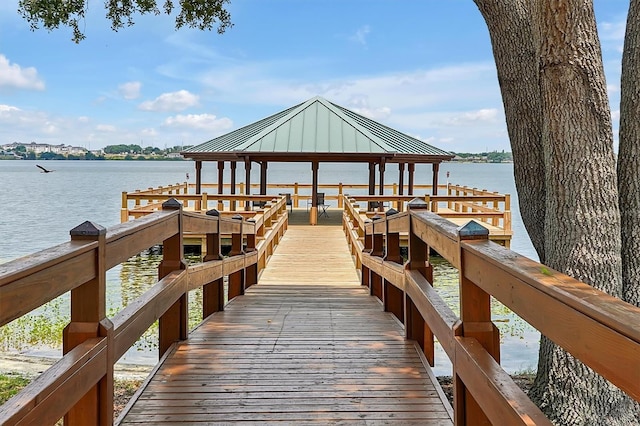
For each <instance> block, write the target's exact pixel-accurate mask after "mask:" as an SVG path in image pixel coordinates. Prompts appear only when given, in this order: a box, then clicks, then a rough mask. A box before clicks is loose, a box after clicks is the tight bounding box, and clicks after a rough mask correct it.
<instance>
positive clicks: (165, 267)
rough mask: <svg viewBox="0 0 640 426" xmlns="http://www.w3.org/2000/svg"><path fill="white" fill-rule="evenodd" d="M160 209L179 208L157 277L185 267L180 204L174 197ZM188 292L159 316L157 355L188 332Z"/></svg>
mask: <svg viewBox="0 0 640 426" xmlns="http://www.w3.org/2000/svg"><path fill="white" fill-rule="evenodd" d="M162 210H179V211H180V216H179V219H178V220H179V223H178V232H176V233H175V234H174V235H173V236H171V237H169V238H167V239H166V240H164V242H163V243H162V262H160V265H159V266H158V279H162V278H164V277H166V276H167V275H168V274H169V273H170V272H173V271H177V270H181V269H186V267H187V266H186V264H185V263H184V261H183V259H182V253H183V248H182V204H180V203H179V202H178V201H177V200H176V199H175V198H172V199H170V200H168V201H165V202H164V203H162ZM187 297H188V293H187V292H185V293H184V294H183V295H182V296H180V297H179V298H178V300H176V302H175V303H174V304H173V305H172V306H171V307H170V308H169V309H167V311H166V312H165V313H164V314H162V316H160V319H159V323H158V328H159V345H158V350H159V356H160V357H162V356H163V355H164V353H165V352H166V351H167V350H168V349H169V347H171V345H172V344H173V343H174V342H177V341H178V340H185V339H186V338H187V337H188V334H189V328H188V315H189V312H188V309H189V304H188V299H187Z"/></svg>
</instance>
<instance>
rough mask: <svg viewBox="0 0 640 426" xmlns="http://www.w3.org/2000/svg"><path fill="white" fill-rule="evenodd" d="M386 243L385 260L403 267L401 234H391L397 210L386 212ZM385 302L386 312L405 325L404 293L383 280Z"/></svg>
mask: <svg viewBox="0 0 640 426" xmlns="http://www.w3.org/2000/svg"><path fill="white" fill-rule="evenodd" d="M386 213H387V214H386V222H387V223H386V226H385V229H386V242H387V248H386V253H385V257H384V260H385V261H387V262H393V263H397V264H400V265H402V256H401V254H400V233H398V232H389V218H390V217H391V216H393V215H395V214H398V211H397V210H394V209H389V210H387V212H386ZM382 288H383V300H384V310H385V311H386V312H391V313H392V314H394V315H395V316H396V318H398V320H400V322H402V323H403V324H404V292H403V291H402V290H400V289H399V288H398V287H396V286H395V285H393V283H390V282H387V280H385V279H383V282H382Z"/></svg>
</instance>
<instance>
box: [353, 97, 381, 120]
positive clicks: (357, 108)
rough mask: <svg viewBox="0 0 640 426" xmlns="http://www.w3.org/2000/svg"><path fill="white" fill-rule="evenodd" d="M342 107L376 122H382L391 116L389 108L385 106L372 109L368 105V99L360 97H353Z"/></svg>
mask: <svg viewBox="0 0 640 426" xmlns="http://www.w3.org/2000/svg"><path fill="white" fill-rule="evenodd" d="M344 106H345V107H346V108H349V109H350V110H351V111H353V112H357V113H358V114H360V115H364V116H365V117H367V118H370V119H372V120H376V121H380V120H384V119H386V118H388V117H389V116H390V115H391V108H389V107H386V106H382V107H377V108H373V107H371V106H370V105H369V98H368V97H367V96H362V95H360V96H358V95H354V96H353V97H352V98H351V99H350V100H349V101H348V102H347V104H346V105H344Z"/></svg>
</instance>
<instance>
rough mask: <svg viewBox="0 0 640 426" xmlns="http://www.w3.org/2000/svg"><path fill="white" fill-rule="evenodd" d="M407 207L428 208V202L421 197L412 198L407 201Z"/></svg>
mask: <svg viewBox="0 0 640 426" xmlns="http://www.w3.org/2000/svg"><path fill="white" fill-rule="evenodd" d="M407 207H408V208H409V209H428V208H429V203H427V202H426V201H424V200H423V199H422V198H414V199H413V200H411V201H409V202H408V203H407Z"/></svg>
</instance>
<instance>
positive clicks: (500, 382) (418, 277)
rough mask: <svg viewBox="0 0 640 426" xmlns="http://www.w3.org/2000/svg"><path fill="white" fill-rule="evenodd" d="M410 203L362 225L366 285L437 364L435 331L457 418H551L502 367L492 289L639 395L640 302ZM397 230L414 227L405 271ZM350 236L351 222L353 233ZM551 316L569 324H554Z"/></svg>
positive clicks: (535, 324)
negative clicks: (438, 265)
mask: <svg viewBox="0 0 640 426" xmlns="http://www.w3.org/2000/svg"><path fill="white" fill-rule="evenodd" d="M413 204H414V205H413V206H411V203H410V211H409V212H408V213H403V214H395V215H393V216H384V215H382V216H380V217H379V218H376V220H374V221H372V222H369V223H366V225H365V236H364V244H363V247H364V248H363V251H362V253H361V254H360V255H359V256H360V262H361V264H362V275H363V278H362V282H363V284H364V285H367V286H369V287H370V289H371V293H372V294H374V295H376V296H378V297H379V298H380V299H381V300H382V302H383V304H384V306H385V310H388V311H390V312H392V313H393V314H394V315H396V317H398V318H399V319H400V321H402V322H403V323H404V324H405V331H406V335H407V338H412V339H415V340H416V341H418V343H419V344H420V346H421V347H422V349H423V350H424V352H425V356H426V358H427V359H428V360H429V362H430V363H432V365H433V362H434V357H433V350H434V346H433V338H434V336H435V338H437V339H438V341H439V342H440V343H441V345H442V347H443V349H444V351H445V353H446V354H447V356H448V357H449V358H450V359H451V361H452V363H453V367H454V376H455V378H457V380H454V382H455V383H456V386H455V389H454V408H455V419H456V423H459V424H463V423H464V418H465V416H466V418H474V419H476V420H477V421H479V419H482V418H486V419H488V420H489V421H491V422H492V423H494V424H551V423H550V422H549V421H548V420H547V419H546V417H544V415H543V413H542V412H541V411H540V410H539V409H538V408H537V407H536V406H535V405H534V404H533V403H532V402H531V401H530V400H529V398H528V397H527V396H526V395H525V394H524V393H523V392H522V391H521V390H520V389H519V388H518V386H517V385H516V384H515V383H513V381H512V380H511V378H510V377H509V375H508V374H507V373H506V372H505V371H504V370H502V369H501V367H500V365H499V359H500V347H499V331H498V329H497V328H496V327H495V325H494V324H493V323H492V322H491V314H490V297H489V296H492V297H494V298H496V299H497V300H499V301H500V302H501V303H503V304H504V305H505V306H507V307H509V308H510V309H511V310H512V311H513V312H514V313H516V314H517V315H519V316H520V317H522V318H523V319H524V320H526V321H527V322H528V323H529V324H531V325H532V326H533V327H535V328H537V329H538V330H539V331H540V332H541V333H542V334H544V335H545V336H547V337H548V338H550V339H551V340H553V341H554V342H555V343H556V344H558V345H560V346H561V347H563V348H564V349H565V350H567V351H569V352H570V353H572V355H573V356H575V357H576V358H578V359H580V360H581V361H582V362H583V363H585V364H586V365H588V366H590V367H591V368H592V369H593V370H595V371H596V372H597V373H598V374H600V375H602V376H603V377H604V378H606V379H607V380H609V381H610V382H611V383H613V384H614V385H616V386H617V387H619V388H620V389H622V390H623V391H624V392H626V393H627V394H628V395H629V396H631V397H632V398H634V399H636V400H638V401H640V369H638V368H637V362H638V359H640V328H638V326H637V325H638V324H640V308H637V307H635V306H632V305H630V304H628V303H626V302H623V301H621V300H619V299H616V298H615V297H612V296H609V295H607V294H605V293H603V292H601V291H598V290H596V289H594V288H593V287H591V286H589V285H587V284H585V283H582V282H580V281H577V280H575V279H573V278H571V277H568V276H567V275H564V274H562V273H560V272H558V271H554V270H551V269H550V268H548V267H546V266H544V265H541V264H539V263H537V262H535V261H533V260H530V259H528V258H526V257H524V256H521V255H519V254H517V253H515V252H512V251H510V250H509V249H507V248H505V247H502V246H500V245H498V244H495V243H493V242H491V241H489V240H488V239H487V237H488V231H487V230H486V229H484V228H482V227H481V226H480V225H479V224H477V223H476V224H475V225H474V224H468V225H466V226H464V227H459V226H457V225H455V224H453V223H451V222H449V221H447V220H446V219H444V218H442V217H441V216H439V215H437V214H435V213H432V212H429V211H428V209H429V205H428V204H427V203H425V202H418V203H413ZM354 210H355V209H353V208H349V207H347V209H346V210H345V216H344V217H345V220H344V224H345V229H346V228H348V227H350V226H353V225H352V223H353V221H352V219H351V217H352V215H353V214H355V213H354ZM401 232H404V233H408V241H409V246H410V247H409V253H411V257H410V258H409V259H408V260H407V261H406V263H404V266H403V267H402V268H403V273H402V274H400V273H399V271H398V266H399V265H398V263H397V262H398V261H397V259H394V253H396V252H397V250H398V248H399V244H400V240H399V238H398V235H399V233H401ZM354 234H355V233H354V232H353V230H352V229H351V232H350V234H348V239H349V235H351V236H352V237H351V239H352V240H353V238H354V237H353V235H354ZM430 250H435V251H436V252H437V253H439V254H440V255H441V256H442V257H444V258H445V259H446V260H447V261H448V262H449V263H451V264H452V265H453V266H454V267H456V268H457V269H459V270H460V277H461V284H460V289H461V297H460V312H461V316H460V318H458V317H457V316H456V315H455V314H454V313H453V311H452V310H451V309H450V308H449V306H447V304H446V303H445V302H444V301H443V300H442V298H441V297H440V296H439V295H438V293H437V292H436V291H435V290H434V289H433V287H432V283H433V278H432V275H433V270H432V268H431V266H430V264H429V251H430ZM405 299H406V304H402V303H399V302H401V301H403V300H405ZM549 317H560V318H563V319H564V320H565V321H570V322H571V323H572V324H573V325H572V327H558V326H557V324H556V323H552V322H549V321H548V318H549ZM575 329H580V330H582V331H583V332H581V333H579V334H577V333H575V332H574V331H573V330H575ZM602 342H607V343H606V344H602ZM458 385H459V386H458ZM465 389H466V391H468V393H469V394H470V395H471V398H465V397H464V394H465Z"/></svg>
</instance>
